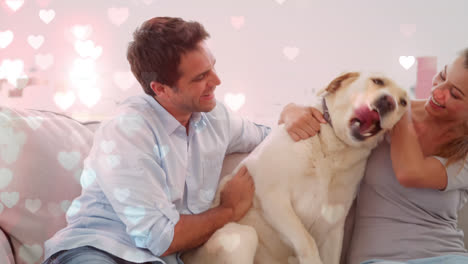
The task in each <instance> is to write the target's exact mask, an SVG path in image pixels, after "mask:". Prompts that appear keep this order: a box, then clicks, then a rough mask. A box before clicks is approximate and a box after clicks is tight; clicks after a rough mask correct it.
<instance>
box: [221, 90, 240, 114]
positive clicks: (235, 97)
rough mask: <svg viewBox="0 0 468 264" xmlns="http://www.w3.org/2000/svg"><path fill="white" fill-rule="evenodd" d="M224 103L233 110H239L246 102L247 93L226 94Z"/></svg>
mask: <svg viewBox="0 0 468 264" xmlns="http://www.w3.org/2000/svg"><path fill="white" fill-rule="evenodd" d="M224 103H226V105H227V106H228V107H229V108H231V110H233V111H237V110H239V109H240V108H241V107H242V106H243V105H244V103H245V95H244V94H242V93H239V94H232V93H227V94H226V95H224Z"/></svg>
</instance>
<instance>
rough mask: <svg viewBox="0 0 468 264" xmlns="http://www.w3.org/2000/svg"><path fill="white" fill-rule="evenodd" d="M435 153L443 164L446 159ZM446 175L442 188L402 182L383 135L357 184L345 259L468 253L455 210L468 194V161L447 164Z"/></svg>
mask: <svg viewBox="0 0 468 264" xmlns="http://www.w3.org/2000/svg"><path fill="white" fill-rule="evenodd" d="M436 158H438V159H439V160H440V161H441V162H442V163H443V164H445V161H446V160H445V159H443V158H439V157H436ZM447 175H448V182H447V188H446V189H445V190H444V191H439V190H433V189H422V188H406V187H403V186H402V185H400V184H399V182H398V181H397V179H396V177H395V174H394V171H393V168H392V162H391V157H390V145H389V143H388V142H387V141H385V140H384V141H383V142H382V143H381V144H380V145H379V146H378V147H377V148H376V149H374V151H373V152H372V153H371V156H370V157H369V160H368V164H367V168H366V172H365V176H364V179H363V181H362V183H361V186H360V190H359V193H358V197H357V204H356V215H355V217H356V218H355V225H354V231H353V237H352V240H351V245H350V249H349V251H348V258H347V259H348V264H358V263H361V262H362V261H365V260H369V259H385V260H395V261H398V260H409V259H415V258H427V257H435V256H440V255H447V254H456V255H466V256H468V251H467V250H466V249H465V247H464V243H463V231H462V230H460V229H458V228H457V218H458V210H459V209H461V208H462V207H463V205H464V204H465V202H466V201H467V198H468V162H464V161H460V162H457V163H454V164H452V165H450V166H449V167H448V168H447Z"/></svg>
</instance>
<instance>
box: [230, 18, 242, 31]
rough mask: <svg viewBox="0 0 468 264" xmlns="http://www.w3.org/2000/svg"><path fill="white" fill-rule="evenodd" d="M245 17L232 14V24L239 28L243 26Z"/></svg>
mask: <svg viewBox="0 0 468 264" xmlns="http://www.w3.org/2000/svg"><path fill="white" fill-rule="evenodd" d="M244 22H245V19H244V17H243V16H231V25H232V26H233V27H234V28H235V29H237V30H239V29H241V27H242V26H244Z"/></svg>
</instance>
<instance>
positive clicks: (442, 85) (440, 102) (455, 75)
mask: <svg viewBox="0 0 468 264" xmlns="http://www.w3.org/2000/svg"><path fill="white" fill-rule="evenodd" d="M464 64H465V58H464V56H460V57H458V58H457V59H455V61H454V62H452V63H451V64H450V65H446V66H445V67H444V68H443V69H442V71H440V72H439V73H438V74H437V75H436V76H434V78H433V80H432V91H431V97H430V98H429V100H427V102H426V105H425V109H426V111H427V112H428V113H429V114H430V115H432V116H434V117H436V118H438V119H442V120H446V121H468V69H467V68H465V66H464Z"/></svg>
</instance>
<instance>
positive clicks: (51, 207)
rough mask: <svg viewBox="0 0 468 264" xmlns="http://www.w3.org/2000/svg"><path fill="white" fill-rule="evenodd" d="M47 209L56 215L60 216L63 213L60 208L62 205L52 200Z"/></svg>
mask: <svg viewBox="0 0 468 264" xmlns="http://www.w3.org/2000/svg"><path fill="white" fill-rule="evenodd" d="M47 210H48V211H49V213H51V214H52V215H53V216H55V217H57V216H59V215H60V214H61V213H62V211H61V210H60V205H59V204H58V203H54V202H50V203H48V204H47Z"/></svg>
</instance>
